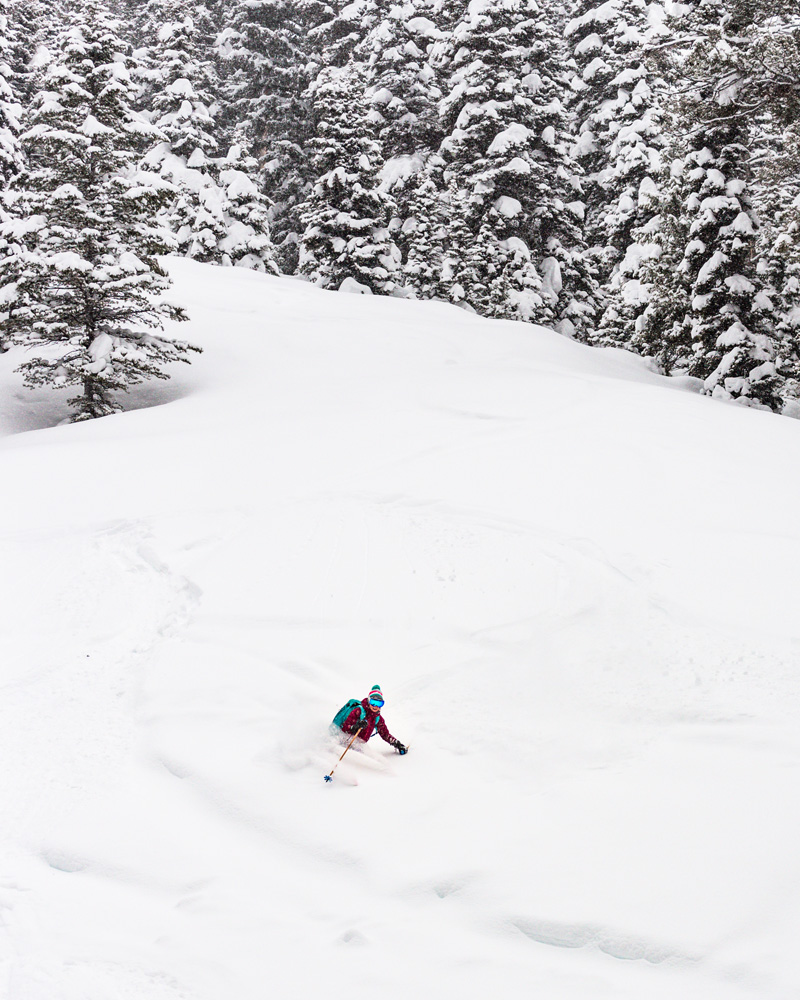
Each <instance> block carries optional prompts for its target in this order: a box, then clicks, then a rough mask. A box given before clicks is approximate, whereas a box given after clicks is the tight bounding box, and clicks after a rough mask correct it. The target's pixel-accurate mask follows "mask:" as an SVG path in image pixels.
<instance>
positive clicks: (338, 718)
mask: <svg viewBox="0 0 800 1000" xmlns="http://www.w3.org/2000/svg"><path fill="white" fill-rule="evenodd" d="M354 708H358V709H360V710H361V719H360V720H359V721H360V722H361V723H362V725H363V723H364V722H365V720H366V718H367V713H366V711H365V709H364V706H363V705H362V704H361V702H360V701H359V700H358V699H357V698H350V700H349V701H346V702H345V703H344V705H342V707H341V708H340V709H339V711H338V712H337V713H336V715H334V717H333V725H334V726H338V727H339V728H340V729H341V728H342V724H343V723H344V721H345V719H346V718H347V716H348V715H349V714H350V713H351V712H352V711H353V709H354Z"/></svg>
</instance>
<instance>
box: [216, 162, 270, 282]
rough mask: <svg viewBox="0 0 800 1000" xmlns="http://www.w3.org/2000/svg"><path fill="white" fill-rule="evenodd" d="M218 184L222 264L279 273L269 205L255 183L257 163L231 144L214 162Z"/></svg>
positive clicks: (256, 179)
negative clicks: (221, 208)
mask: <svg viewBox="0 0 800 1000" xmlns="http://www.w3.org/2000/svg"><path fill="white" fill-rule="evenodd" d="M216 168H217V187H218V190H219V191H220V192H221V194H222V198H223V206H224V208H223V212H224V218H225V236H224V238H223V240H222V241H221V243H220V250H221V251H222V253H223V260H222V262H223V263H224V264H232V265H233V266H234V267H247V268H250V269H251V270H252V271H266V272H269V273H270V274H278V273H279V271H280V269H279V267H278V264H277V262H276V260H275V248H274V246H273V243H272V238H271V235H270V206H269V201H268V199H267V197H266V195H264V194H262V192H261V189H260V188H259V186H258V165H257V164H256V161H255V159H254V158H253V157H248V156H246V155H245V153H244V151H243V150H242V148H241V146H237V145H234V146H231V148H230V149H229V150H228V155H227V156H226V157H225V158H224V159H221V160H218V161H217V163H216Z"/></svg>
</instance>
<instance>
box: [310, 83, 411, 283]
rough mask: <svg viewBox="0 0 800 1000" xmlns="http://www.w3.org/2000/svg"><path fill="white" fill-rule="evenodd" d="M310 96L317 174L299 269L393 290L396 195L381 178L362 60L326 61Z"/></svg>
mask: <svg viewBox="0 0 800 1000" xmlns="http://www.w3.org/2000/svg"><path fill="white" fill-rule="evenodd" d="M311 96H312V99H313V105H312V111H313V121H314V124H315V128H314V132H315V137H314V138H313V139H312V140H311V142H310V143H309V145H308V151H309V154H310V158H311V166H312V171H313V174H314V176H315V177H316V178H317V180H316V183H315V184H314V188H313V190H312V191H311V193H310V194H309V196H308V198H307V199H306V201H305V202H304V204H303V206H302V212H301V217H302V219H303V220H304V223H305V226H304V230H303V234H302V238H301V248H300V266H299V273H300V274H302V275H304V276H305V277H307V278H309V279H310V280H311V281H314V282H316V283H318V284H320V285H322V286H323V287H324V288H339V287H340V286H341V284H342V282H343V281H345V280H346V279H352V280H353V281H355V282H357V284H358V285H359V286H361V287H362V288H363V289H364V290H369V291H370V292H374V293H379V294H381V293H382V294H387V293H390V292H392V291H394V289H395V287H396V279H397V271H398V267H399V263H400V254H399V252H398V250H397V247H396V246H395V244H394V243H393V241H392V239H391V238H390V236H389V232H388V229H387V225H388V221H389V219H390V217H391V215H392V214H393V206H392V203H391V198H390V197H389V196H388V195H386V194H384V193H383V192H382V191H381V189H380V188H379V185H378V173H379V170H380V167H381V162H380V149H379V146H378V143H377V142H376V140H375V137H374V125H373V124H372V122H371V121H370V119H369V117H368V115H367V111H366V105H365V102H364V74H363V68H362V67H361V66H360V65H359V64H358V63H348V64H347V66H343V67H337V66H330V67H327V68H325V69H323V70H322V71H321V72H320V74H319V76H318V78H317V80H316V81H315V83H314V85H313V87H312V88H311Z"/></svg>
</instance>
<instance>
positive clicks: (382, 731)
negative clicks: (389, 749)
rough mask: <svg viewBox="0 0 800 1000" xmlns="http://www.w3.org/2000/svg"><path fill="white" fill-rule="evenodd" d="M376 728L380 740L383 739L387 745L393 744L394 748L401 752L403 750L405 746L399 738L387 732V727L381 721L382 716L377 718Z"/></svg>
mask: <svg viewBox="0 0 800 1000" xmlns="http://www.w3.org/2000/svg"><path fill="white" fill-rule="evenodd" d="M377 730H378V736H380V738H381V739H382V740H385V741H386V742H387V743H388V744H389V746H393V747H394V748H395V750H400V752H401V753H402V752H403V751H405V747H404V746H403V744H402V743H401V742H400V740H398V739H397V738H396V737H394V736H392V734H391V733H390V732H389V727H388V726H387V725H386V723H385V722H384V721H383V716H381V717H380V718H379V719H378V725H377Z"/></svg>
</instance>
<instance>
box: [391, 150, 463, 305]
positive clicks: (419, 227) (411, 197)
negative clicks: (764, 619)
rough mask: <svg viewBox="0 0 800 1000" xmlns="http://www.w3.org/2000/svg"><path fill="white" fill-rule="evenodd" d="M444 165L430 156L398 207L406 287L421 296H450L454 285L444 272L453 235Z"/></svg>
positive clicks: (399, 241) (417, 296)
mask: <svg viewBox="0 0 800 1000" xmlns="http://www.w3.org/2000/svg"><path fill="white" fill-rule="evenodd" d="M441 167H442V163H441V161H440V159H439V157H436V156H430V157H429V158H428V160H427V162H426V163H425V165H424V167H423V168H422V169H421V170H420V171H419V172H418V173H415V174H414V176H413V178H411V179H410V181H409V185H408V187H407V188H405V189H404V190H403V192H402V193H403V195H404V196H405V198H404V203H405V207H404V209H403V210H399V209H398V215H400V214H402V218H403V221H402V224H401V226H400V227H399V231H398V232H397V236H396V239H397V243H398V245H399V248H400V252H401V254H402V255H403V257H404V263H403V280H404V286H405V288H406V289H407V290H408V291H409V292H410V293H411V294H412V295H413V296H414V297H415V298H420V299H428V298H446V297H447V294H448V293H447V289H448V288H449V286H450V282H449V275H448V276H445V275H444V272H443V268H444V248H445V244H446V243H447V242H449V241H450V239H451V236H450V234H449V232H448V230H449V223H450V220H449V218H448V216H447V213H446V211H445V200H444V197H443V195H442V182H441V177H440V175H441Z"/></svg>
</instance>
